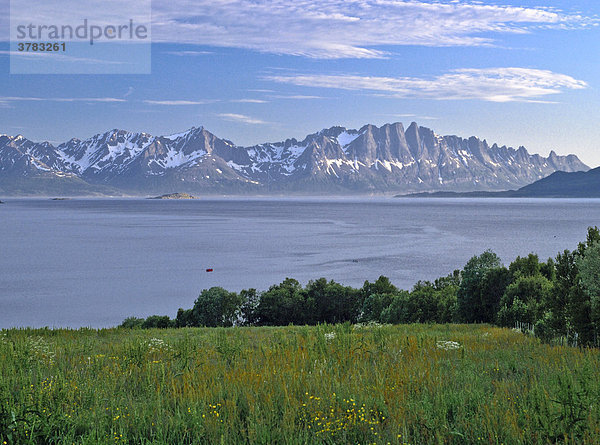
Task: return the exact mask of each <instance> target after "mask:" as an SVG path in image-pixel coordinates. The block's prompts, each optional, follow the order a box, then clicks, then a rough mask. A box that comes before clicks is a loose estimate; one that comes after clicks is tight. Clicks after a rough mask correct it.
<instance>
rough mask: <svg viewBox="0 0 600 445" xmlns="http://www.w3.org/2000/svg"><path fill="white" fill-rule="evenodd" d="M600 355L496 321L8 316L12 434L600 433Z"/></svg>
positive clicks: (528, 438)
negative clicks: (143, 324) (309, 322)
mask: <svg viewBox="0 0 600 445" xmlns="http://www.w3.org/2000/svg"><path fill="white" fill-rule="evenodd" d="M450 342H453V343H450ZM599 369H600V354H599V352H598V351H596V350H579V349H574V348H569V347H557V346H554V347H553V346H549V345H544V344H541V343H540V342H539V341H538V340H536V339H535V338H532V337H528V336H525V335H523V334H520V333H518V332H514V331H511V330H507V329H498V328H493V327H490V326H486V325H479V326H473V325H470V326H466V325H403V326H377V325H374V326H352V325H350V324H344V325H335V326H331V325H321V326H316V327H283V328H265V327H261V328H229V329H225V328H215V329H208V328H185V329H172V330H122V329H106V330H99V331H96V330H90V329H82V330H76V331H75V330H46V329H42V330H33V329H23V330H5V331H2V332H1V333H0V404H1V406H0V444H28V443H35V444H37V443H40V444H41V443H53V444H54V443H56V444H72V443H77V444H98V443H100V444H101V443H106V444H108V443H111V444H120V443H128V444H202V443H208V444H219V443H223V444H238V443H240V444H275V443H280V444H308V443H323V444H330V443H360V444H367V443H377V444H387V443H391V444H399V443H410V444H423V443H426V444H429V443H431V444H446V443H447V444H465V443H477V444H480V443H481V444H530V443H563V442H564V443H573V444H581V443H589V444H592V443H596V444H597V443H600V412H599V406H598V401H599V400H600V383H599V380H598V370H599Z"/></svg>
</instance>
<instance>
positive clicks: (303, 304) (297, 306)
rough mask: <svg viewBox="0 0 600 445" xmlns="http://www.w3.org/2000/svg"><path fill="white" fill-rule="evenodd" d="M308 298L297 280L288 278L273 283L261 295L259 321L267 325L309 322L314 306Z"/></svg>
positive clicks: (258, 309)
mask: <svg viewBox="0 0 600 445" xmlns="http://www.w3.org/2000/svg"><path fill="white" fill-rule="evenodd" d="M309 303H310V302H308V301H307V299H306V292H305V291H304V289H302V286H301V285H300V283H299V282H298V281H297V280H294V279H293V278H286V279H285V280H283V282H282V283H281V284H277V285H273V286H271V287H270V288H269V290H268V291H266V292H263V293H262V294H261V296H260V303H259V304H258V307H257V310H256V312H257V318H258V323H259V324H261V325H267V326H286V325H288V324H291V323H293V324H307V323H309V322H310V321H311V319H312V316H313V312H314V307H313V306H312V305H311V304H309Z"/></svg>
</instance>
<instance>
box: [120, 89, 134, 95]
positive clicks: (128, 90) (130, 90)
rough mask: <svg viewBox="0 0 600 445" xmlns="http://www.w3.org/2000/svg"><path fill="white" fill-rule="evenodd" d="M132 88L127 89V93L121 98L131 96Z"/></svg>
mask: <svg viewBox="0 0 600 445" xmlns="http://www.w3.org/2000/svg"><path fill="white" fill-rule="evenodd" d="M133 91H134V88H133V87H129V88H127V92H126V93H125V94H124V95H123V97H129V96H131V95H132V94H133Z"/></svg>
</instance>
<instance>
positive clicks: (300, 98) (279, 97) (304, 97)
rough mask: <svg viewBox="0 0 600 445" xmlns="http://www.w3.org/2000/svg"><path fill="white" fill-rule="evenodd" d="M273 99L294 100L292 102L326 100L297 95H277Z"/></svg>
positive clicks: (319, 97) (320, 97)
mask: <svg viewBox="0 0 600 445" xmlns="http://www.w3.org/2000/svg"><path fill="white" fill-rule="evenodd" d="M269 97H272V98H273V99H292V100H310V99H326V98H325V97H322V96H307V95H303V94H295V95H284V94H276V95H272V96H269Z"/></svg>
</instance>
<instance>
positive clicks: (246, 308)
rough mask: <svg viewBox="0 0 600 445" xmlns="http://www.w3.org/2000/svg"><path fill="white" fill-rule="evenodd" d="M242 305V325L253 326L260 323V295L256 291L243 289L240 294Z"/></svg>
mask: <svg viewBox="0 0 600 445" xmlns="http://www.w3.org/2000/svg"><path fill="white" fill-rule="evenodd" d="M240 299H241V300H242V305H241V307H240V318H241V324H242V325H244V326H253V325H255V324H256V323H257V322H258V312H257V310H258V304H259V303H260V295H259V294H258V292H256V289H243V290H242V291H241V292H240Z"/></svg>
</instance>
